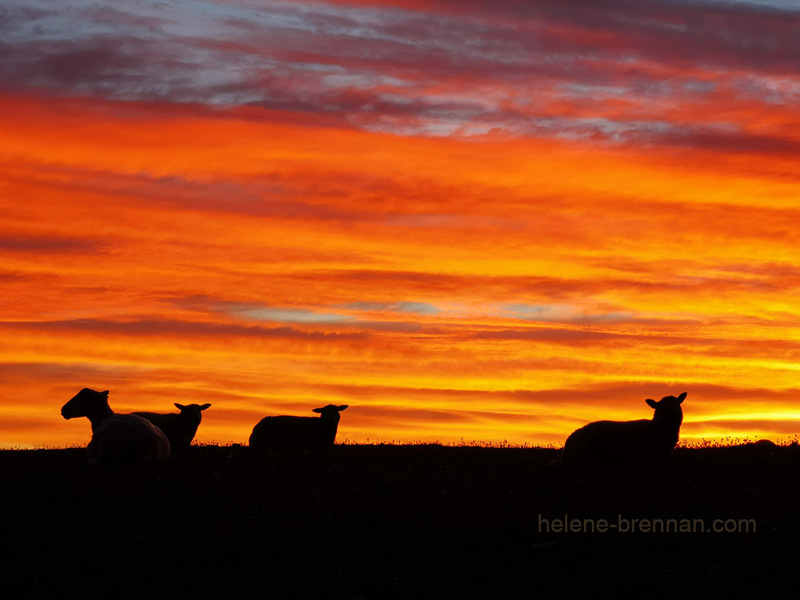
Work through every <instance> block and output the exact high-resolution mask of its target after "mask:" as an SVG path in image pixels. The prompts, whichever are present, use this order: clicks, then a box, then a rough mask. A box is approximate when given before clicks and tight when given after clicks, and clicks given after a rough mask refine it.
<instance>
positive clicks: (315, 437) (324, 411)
mask: <svg viewBox="0 0 800 600" xmlns="http://www.w3.org/2000/svg"><path fill="white" fill-rule="evenodd" d="M347 407H348V405H347V404H343V405H340V406H336V405H334V404H328V405H327V406H323V407H322V408H314V409H312V411H313V412H315V413H319V417H296V416H289V415H279V416H270V417H264V418H263V419H261V420H260V421H259V422H258V423H257V424H256V426H255V427H253V432H252V433H251V434H250V439H249V442H248V443H249V445H250V447H251V448H255V449H260V450H265V449H268V448H269V449H286V448H305V449H310V450H317V449H321V448H330V447H331V446H333V443H334V442H335V441H336V432H337V430H338V428H339V419H340V417H341V416H340V413H341V411H343V410H345V409H346V408H347Z"/></svg>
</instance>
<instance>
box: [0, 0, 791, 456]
mask: <svg viewBox="0 0 800 600" xmlns="http://www.w3.org/2000/svg"><path fill="white" fill-rule="evenodd" d="M798 31H800V3H798V2H797V0H783V1H781V0H760V1H757V0H751V1H749V2H744V1H731V2H724V1H716V0H653V1H643V0H608V1H604V2H597V1H595V0H544V1H534V0H493V1H492V2H483V1H481V2H479V1H477V0H451V1H436V0H430V1H427V0H394V1H385V2H379V1H369V0H362V1H358V0H351V1H344V0H342V1H329V2H297V1H295V2H270V1H261V0H259V1H255V0H230V1H225V0H217V1H212V0H208V1H197V2H194V1H191V2H190V1H182V0H159V1H155V0H153V1H150V0H131V1H125V2H115V3H106V2H100V1H98V0H93V1H88V0H87V1H81V0H78V1H70V2H68V3H67V2H59V1H56V0H53V1H50V2H42V1H39V0H4V1H3V3H2V8H0V286H1V287H0V393H2V395H3V403H2V408H0V447H3V448H13V447H23V448H24V447H43V446H47V447H60V446H65V445H72V444H85V443H86V442H87V441H88V438H89V436H90V430H89V423H88V422H87V421H85V420H82V419H81V420H78V421H65V420H63V419H62V418H61V415H60V413H59V411H60V408H61V406H62V405H63V404H64V403H65V402H66V401H67V400H68V399H69V398H71V397H72V396H73V395H74V394H75V393H77V392H78V391H79V390H80V389H81V388H83V387H89V388H93V389H96V390H98V391H102V390H110V392H111V394H110V402H111V406H112V407H113V408H114V409H115V410H116V411H118V412H128V411H134V410H151V411H156V412H170V411H174V410H175V409H174V408H173V402H181V403H192V402H197V403H205V402H210V403H211V404H212V408H210V409H209V410H208V411H206V413H205V414H204V418H205V420H204V422H203V425H202V426H201V428H200V430H199V432H198V436H197V439H198V441H200V442H217V443H229V442H238V443H246V441H247V438H248V436H249V434H250V431H251V430H252V427H253V425H255V423H257V422H258V420H260V419H261V418H262V417H263V416H265V415H269V414H297V415H308V416H313V413H311V412H310V411H311V409H312V408H315V407H319V406H324V405H326V404H329V403H332V404H349V405H350V408H349V409H348V410H347V411H346V412H344V413H342V421H341V424H340V427H339V436H338V441H340V442H343V441H350V442H366V441H368V440H369V441H371V442H372V441H387V442H389V441H395V442H407V441H440V442H458V441H459V440H462V439H463V440H464V441H465V442H471V441H473V440H475V441H481V442H492V443H498V442H502V441H503V440H507V441H508V442H509V443H513V444H524V443H528V444H555V445H561V444H562V443H563V441H564V439H565V438H566V436H567V435H568V434H569V433H570V432H571V431H572V430H574V429H575V428H576V427H579V426H581V425H583V424H585V423H586V422H589V421H592V420H598V419H639V418H649V417H650V416H651V415H652V410H651V409H649V408H648V407H647V406H646V404H645V402H644V400H645V399H646V398H655V399H659V398H661V397H662V396H665V395H670V394H673V395H677V394H678V393H680V392H684V391H686V392H688V397H687V400H686V402H685V403H684V425H683V428H682V437H683V439H685V440H687V441H691V440H699V439H701V438H705V439H723V438H726V437H727V436H730V437H739V438H742V437H744V436H749V437H750V439H753V438H755V437H759V438H761V437H768V438H771V439H774V440H790V439H794V437H795V436H796V435H797V434H798V433H800V166H798V165H800V162H799V161H800V35H798Z"/></svg>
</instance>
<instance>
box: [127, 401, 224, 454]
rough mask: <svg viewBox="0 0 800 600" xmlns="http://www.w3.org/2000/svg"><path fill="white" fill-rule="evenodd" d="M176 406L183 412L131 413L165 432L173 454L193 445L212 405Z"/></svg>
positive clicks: (176, 404)
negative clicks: (204, 413)
mask: <svg viewBox="0 0 800 600" xmlns="http://www.w3.org/2000/svg"><path fill="white" fill-rule="evenodd" d="M175 406H176V407H178V409H180V411H181V412H179V413H168V414H160V413H152V412H134V413H131V414H132V415H136V416H137V417H143V418H145V419H147V420H148V421H150V422H151V423H152V424H153V425H155V426H156V427H158V428H159V429H160V430H161V431H163V432H164V433H165V434H166V436H167V438H168V439H169V443H170V446H171V448H172V452H173V453H174V452H176V451H179V450H183V449H186V448H188V447H189V446H190V445H191V444H192V440H193V439H194V436H195V434H196V433H197V428H198V427H200V422H201V421H202V420H203V411H204V410H205V409H207V408H208V407H209V406H211V405H210V404H203V405H200V404H189V405H188V406H184V405H183V404H178V403H177V402H176V403H175Z"/></svg>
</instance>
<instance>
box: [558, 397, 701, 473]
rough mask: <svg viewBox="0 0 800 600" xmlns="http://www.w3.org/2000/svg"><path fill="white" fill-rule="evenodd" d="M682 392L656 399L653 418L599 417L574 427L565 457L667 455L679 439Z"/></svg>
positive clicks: (646, 457)
mask: <svg viewBox="0 0 800 600" xmlns="http://www.w3.org/2000/svg"><path fill="white" fill-rule="evenodd" d="M685 398H686V392H684V393H682V394H681V395H680V396H678V397H675V396H666V397H664V398H662V399H661V400H659V401H658V402H656V401H655V400H651V399H648V400H646V402H647V404H648V405H649V406H651V407H652V408H654V409H655V412H654V413H653V419H652V420H647V419H643V420H640V421H596V422H594V423H589V424H588V425H585V426H583V427H581V428H580V429H577V430H576V431H574V432H573V433H572V434H571V435H570V436H569V437H568V438H567V441H566V442H565V443H564V451H563V453H562V460H563V461H564V462H565V463H578V462H606V463H609V462H634V461H650V460H655V459H658V458H667V457H669V456H670V455H671V454H672V451H673V450H674V448H675V445H676V444H677V443H678V436H679V434H680V428H681V423H682V422H683V410H682V409H681V403H682V402H683V400H684V399H685Z"/></svg>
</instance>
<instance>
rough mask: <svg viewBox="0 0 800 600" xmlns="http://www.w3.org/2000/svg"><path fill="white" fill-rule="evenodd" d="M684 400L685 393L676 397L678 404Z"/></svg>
mask: <svg viewBox="0 0 800 600" xmlns="http://www.w3.org/2000/svg"><path fill="white" fill-rule="evenodd" d="M684 400H686V392H683V393H682V394H681V395H680V396H678V404H680V403H681V402H683V401H684Z"/></svg>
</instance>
